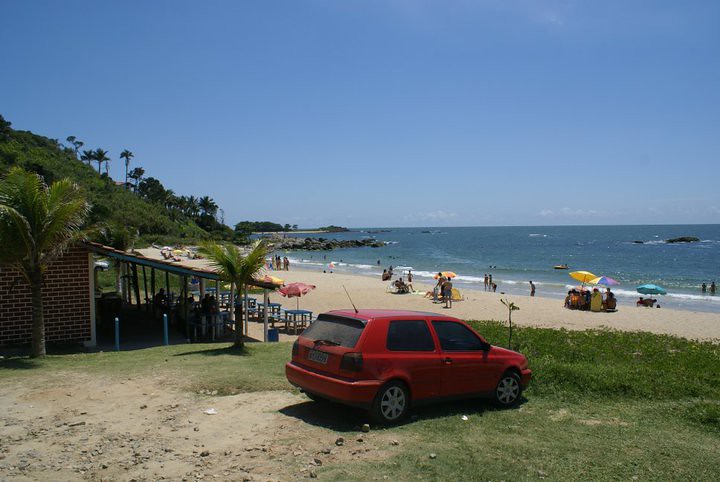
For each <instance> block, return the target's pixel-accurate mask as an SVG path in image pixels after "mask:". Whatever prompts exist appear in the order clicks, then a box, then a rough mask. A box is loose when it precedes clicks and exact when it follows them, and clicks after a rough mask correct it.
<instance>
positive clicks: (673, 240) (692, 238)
mask: <svg viewBox="0 0 720 482" xmlns="http://www.w3.org/2000/svg"><path fill="white" fill-rule="evenodd" d="M699 241H700V238H697V237H695V236H680V237H679V238H670V239H666V240H665V241H664V242H665V243H668V244H675V243H697V242H699ZM646 242H647V241H640V240H637V239H636V240H635V241H633V243H634V244H645V243H646Z"/></svg>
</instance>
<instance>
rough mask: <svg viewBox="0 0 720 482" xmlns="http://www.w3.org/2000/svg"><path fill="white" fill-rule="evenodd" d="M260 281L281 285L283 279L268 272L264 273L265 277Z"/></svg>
mask: <svg viewBox="0 0 720 482" xmlns="http://www.w3.org/2000/svg"><path fill="white" fill-rule="evenodd" d="M262 281H264V282H266V283H272V284H274V285H281V284H283V283H284V282H285V280H282V279H280V278H278V277H276V276H270V275H269V274H267V275H265V277H264V278H263V279H262Z"/></svg>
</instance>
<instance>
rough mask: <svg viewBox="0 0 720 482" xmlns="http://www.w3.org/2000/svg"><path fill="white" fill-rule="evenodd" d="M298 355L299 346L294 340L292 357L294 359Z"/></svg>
mask: <svg viewBox="0 0 720 482" xmlns="http://www.w3.org/2000/svg"><path fill="white" fill-rule="evenodd" d="M299 354H300V344H299V343H298V341H297V340H295V343H293V349H292V356H293V357H296V356H298V355H299Z"/></svg>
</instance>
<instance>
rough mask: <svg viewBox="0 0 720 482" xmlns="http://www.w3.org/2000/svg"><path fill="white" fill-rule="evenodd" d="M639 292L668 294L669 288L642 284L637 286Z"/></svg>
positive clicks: (644, 293)
mask: <svg viewBox="0 0 720 482" xmlns="http://www.w3.org/2000/svg"><path fill="white" fill-rule="evenodd" d="M636 290H637V292H638V293H640V294H643V295H666V294H667V290H666V289H665V288H663V287H662V286H658V285H654V284H646V285H640V286H638V287H637V288H636Z"/></svg>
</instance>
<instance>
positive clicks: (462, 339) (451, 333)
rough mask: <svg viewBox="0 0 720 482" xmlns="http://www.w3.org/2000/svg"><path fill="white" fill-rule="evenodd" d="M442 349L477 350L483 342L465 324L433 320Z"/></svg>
mask: <svg viewBox="0 0 720 482" xmlns="http://www.w3.org/2000/svg"><path fill="white" fill-rule="evenodd" d="M432 324H433V328H435V333H437V336H438V340H440V347H441V348H442V349H443V351H479V350H483V349H484V348H485V344H484V343H483V342H482V340H480V338H478V337H477V335H475V333H473V332H472V331H471V330H470V329H468V328H467V327H466V326H465V325H462V324H460V323H456V322H454V321H433V322H432Z"/></svg>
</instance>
